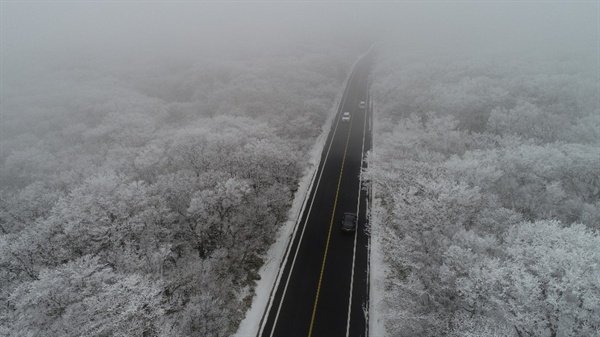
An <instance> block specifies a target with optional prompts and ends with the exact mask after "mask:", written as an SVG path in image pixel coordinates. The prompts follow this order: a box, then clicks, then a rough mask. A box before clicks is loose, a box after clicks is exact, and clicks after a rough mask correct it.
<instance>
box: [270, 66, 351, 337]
mask: <svg viewBox="0 0 600 337" xmlns="http://www.w3.org/2000/svg"><path fill="white" fill-rule="evenodd" d="M355 74H356V72H355V69H353V70H352V73H351V74H350V78H349V79H348V83H347V84H346V88H345V89H344V93H343V94H342V99H341V101H340V106H339V107H338V111H337V113H336V117H335V128H334V129H333V134H332V135H331V140H330V142H329V147H328V148H327V153H326V154H325V158H324V159H323V165H322V166H321V167H320V168H321V172H320V173H319V179H318V180H317V185H316V186H315V187H314V188H315V190H314V194H313V196H312V199H311V202H310V206H309V208H308V213H307V214H306V219H304V226H303V227H302V232H301V233H300V238H299V239H298V245H297V246H296V251H295V253H294V258H293V259H292V265H291V266H290V270H289V272H288V275H287V279H286V282H285V286H284V288H283V293H282V294H281V299H280V301H279V306H278V307H277V314H276V315H275V319H274V320H273V326H272V327H271V333H270V334H269V336H270V337H273V334H274V333H275V327H276V326H277V320H278V319H279V313H280V312H281V307H282V306H283V300H284V299H285V294H286V292H287V288H288V285H289V283H290V279H291V278H292V272H293V270H294V265H295V264H296V258H297V257H298V252H299V251H300V246H301V244H302V239H303V238H304V232H305V229H306V224H307V223H308V219H309V218H310V213H311V211H312V206H313V204H314V201H315V196H316V195H317V191H318V189H319V185H320V183H321V177H322V176H323V171H325V165H327V159H328V158H329V152H330V150H331V146H332V145H333V140H334V139H335V134H336V132H337V128H338V125H339V122H340V116H341V112H342V108H343V106H344V101H345V100H346V97H347V94H348V91H349V87H350V83H352V79H353V78H354V75H355ZM312 188H313V187H312V186H311V187H310V188H309V190H308V193H309V194H310V193H311V192H312ZM300 219H302V212H301V213H300ZM295 236H296V230H294V233H293V237H292V239H291V240H290V246H289V247H290V249H291V246H293V244H294V238H295ZM288 258H289V250H288V253H287V254H286V257H285V259H284V262H283V264H282V266H283V268H282V269H285V265H286V264H287V259H288ZM280 281H281V280H280V279H279V280H278V281H277V282H276V285H275V286H274V289H277V288H278V285H279V282H280ZM275 292H277V290H275ZM271 306H272V302H271V303H270V305H269V308H268V309H267V311H266V312H267V313H268V312H269V311H270V308H271ZM267 316H268V315H267ZM267 319H268V317H267ZM263 329H264V326H262V327H261V328H260V331H259V336H262V334H263Z"/></svg>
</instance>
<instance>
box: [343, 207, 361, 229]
mask: <svg viewBox="0 0 600 337" xmlns="http://www.w3.org/2000/svg"><path fill="white" fill-rule="evenodd" d="M357 223H358V217H357V216H356V214H355V213H349V212H346V213H344V216H343V217H342V228H341V229H342V232H355V231H356V225H357Z"/></svg>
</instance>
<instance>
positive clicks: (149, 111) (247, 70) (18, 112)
mask: <svg viewBox="0 0 600 337" xmlns="http://www.w3.org/2000/svg"><path fill="white" fill-rule="evenodd" d="M359 50H362V49H359V48H356V47H355V46H354V47H348V46H347V47H343V46H342V45H341V44H340V45H334V46H329V47H328V46H326V45H318V44H312V45H296V46H293V47H291V46H290V48H289V49H287V50H286V51H281V52H280V53H278V54H273V53H269V54H265V53H260V52H258V53H256V54H254V55H250V56H245V57H244V58H241V57H239V55H238V57H233V56H231V57H229V58H226V57H223V56H222V55H220V56H219V57H212V58H204V59H200V60H197V61H194V62H192V61H179V62H174V61H173V60H168V61H165V60H152V59H147V60H142V61H143V62H140V60H136V62H135V64H134V63H129V64H121V63H117V64H114V63H107V62H99V61H97V60H96V62H85V61H81V62H79V63H78V64H76V65H75V66H74V65H73V64H69V66H68V67H60V66H56V67H54V68H51V69H47V68H45V69H43V70H40V69H36V71H35V72H31V74H32V75H30V76H25V74H26V73H19V74H18V76H15V77H14V78H4V84H5V86H4V88H3V100H2V123H1V125H0V128H1V129H0V137H1V142H2V144H1V148H2V152H1V154H0V165H1V167H0V172H1V176H0V179H1V181H0V186H1V190H0V191H1V195H0V231H1V236H0V283H1V284H2V287H1V293H0V302H1V305H0V310H1V314H0V320H1V321H0V327H2V328H0V335H3V336H158V335H160V336H225V335H229V334H231V333H232V332H235V329H236V328H237V324H238V322H239V321H240V320H241V318H243V315H244V313H245V310H246V309H247V308H248V305H249V303H250V302H249V301H250V300H251V299H252V296H253V290H252V287H253V285H254V282H255V280H256V278H257V276H258V275H257V270H258V268H259V267H260V266H261V265H262V260H261V259H262V257H263V253H264V252H265V250H266V249H267V248H268V247H269V245H270V244H271V243H272V242H273V240H274V235H275V233H276V231H277V229H278V228H279V226H280V225H281V224H282V223H283V222H284V221H285V220H287V216H288V209H289V206H290V203H291V201H292V197H293V195H294V191H295V188H296V185H297V181H298V179H299V177H300V175H301V174H302V173H303V170H304V169H305V168H306V166H307V153H308V150H310V148H311V147H312V146H313V143H314V139H315V137H316V136H317V135H319V134H321V132H322V128H323V125H324V122H325V120H326V118H327V116H328V115H329V113H330V112H331V109H332V107H333V104H334V99H335V97H336V95H338V92H339V90H340V86H341V84H342V82H343V81H344V80H345V78H346V76H347V72H348V71H349V69H350V66H351V64H352V63H353V62H354V60H355V57H356V55H357V53H358V51H359ZM298 55H300V56H298ZM40 71H42V72H40Z"/></svg>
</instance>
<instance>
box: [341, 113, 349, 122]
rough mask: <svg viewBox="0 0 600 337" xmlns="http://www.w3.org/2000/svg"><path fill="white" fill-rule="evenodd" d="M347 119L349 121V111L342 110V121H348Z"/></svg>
mask: <svg viewBox="0 0 600 337" xmlns="http://www.w3.org/2000/svg"><path fill="white" fill-rule="evenodd" d="M349 121H350V113H349V112H344V114H342V122H349Z"/></svg>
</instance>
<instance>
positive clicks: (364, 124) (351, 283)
mask: <svg viewBox="0 0 600 337" xmlns="http://www.w3.org/2000/svg"><path fill="white" fill-rule="evenodd" d="M359 87H360V86H359ZM364 114H365V117H364V121H363V136H362V148H361V150H360V151H361V152H360V158H361V159H360V169H361V171H362V165H363V162H364V159H365V156H364V153H365V129H366V126H367V109H365V110H364ZM361 173H362V172H361ZM361 173H359V174H358V199H357V201H356V217H357V218H358V219H360V191H361V190H362V189H361V187H362V174H361ZM358 223H360V221H359V222H358ZM358 223H357V225H356V233H354V249H353V251H352V273H351V274H350V296H348V321H347V322H346V337H348V336H350V316H351V314H352V293H353V289H354V266H355V262H356V239H357V238H358ZM367 265H368V263H367Z"/></svg>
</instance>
